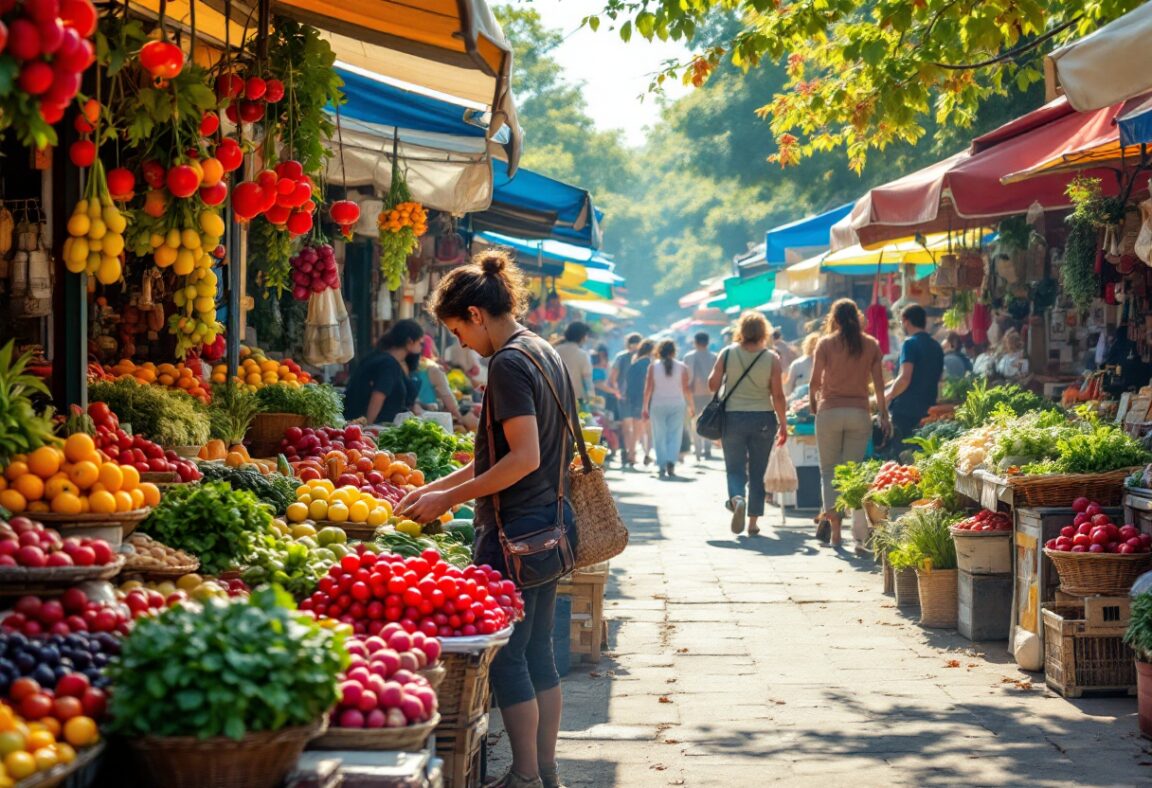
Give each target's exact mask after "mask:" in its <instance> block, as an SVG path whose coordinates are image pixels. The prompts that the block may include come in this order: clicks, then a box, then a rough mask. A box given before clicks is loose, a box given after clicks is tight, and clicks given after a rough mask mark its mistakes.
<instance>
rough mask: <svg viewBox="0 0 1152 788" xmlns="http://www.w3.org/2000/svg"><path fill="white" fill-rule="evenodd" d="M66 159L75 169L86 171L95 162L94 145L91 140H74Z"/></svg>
mask: <svg viewBox="0 0 1152 788" xmlns="http://www.w3.org/2000/svg"><path fill="white" fill-rule="evenodd" d="M68 158H69V159H70V160H71V161H72V163H73V164H75V165H76V166H77V167H80V168H83V169H87V168H88V167H91V166H92V163H93V162H94V161H96V143H94V142H92V140H76V141H75V142H73V143H72V145H71V146H69V148H68Z"/></svg>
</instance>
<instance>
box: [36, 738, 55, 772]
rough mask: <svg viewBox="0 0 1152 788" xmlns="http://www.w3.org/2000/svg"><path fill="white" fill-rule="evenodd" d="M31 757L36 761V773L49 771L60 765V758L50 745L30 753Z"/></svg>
mask: <svg viewBox="0 0 1152 788" xmlns="http://www.w3.org/2000/svg"><path fill="white" fill-rule="evenodd" d="M32 757H33V758H35V759H36V769H37V771H44V770H45V769H51V768H52V767H53V766H55V765H56V764H58V763H60V756H58V755H57V754H56V747H55V746H54V745H52V744H49V745H48V746H47V747H41V748H40V749H38V750H36V751H35V752H33V753H32Z"/></svg>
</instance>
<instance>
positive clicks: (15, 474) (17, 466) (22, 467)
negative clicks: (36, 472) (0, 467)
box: [4, 460, 28, 481]
mask: <svg viewBox="0 0 1152 788" xmlns="http://www.w3.org/2000/svg"><path fill="white" fill-rule="evenodd" d="M26 473H28V463H26V462H20V461H19V460H13V461H12V462H11V463H9V464H8V467H7V468H6V469H5V470H4V477H5V478H6V479H8V480H9V481H15V480H17V479H19V478H20V477H21V476H23V475H24V474H26Z"/></svg>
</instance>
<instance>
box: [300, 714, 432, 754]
mask: <svg viewBox="0 0 1152 788" xmlns="http://www.w3.org/2000/svg"><path fill="white" fill-rule="evenodd" d="M439 724H440V715H439V714H436V715H434V716H433V717H432V719H430V720H428V722H422V723H419V724H417V725H408V726H405V727H403V728H336V727H329V728H328V731H327V732H326V733H325V734H324V735H323V736H320V737H318V738H315V739H313V740H312V741H311V742H309V744H308V749H310V750H388V751H389V752H419V751H420V750H422V749H424V745H425V744H427V743H428V737H429V736H431V735H432V732H433V731H434V730H436V726H437V725H439Z"/></svg>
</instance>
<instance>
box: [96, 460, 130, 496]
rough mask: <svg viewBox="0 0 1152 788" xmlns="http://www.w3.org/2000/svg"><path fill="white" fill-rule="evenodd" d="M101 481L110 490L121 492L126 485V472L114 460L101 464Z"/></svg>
mask: <svg viewBox="0 0 1152 788" xmlns="http://www.w3.org/2000/svg"><path fill="white" fill-rule="evenodd" d="M100 483H101V484H103V485H104V489H106V490H107V491H108V492H112V493H114V492H119V491H120V490H121V489H122V488H123V487H124V472H123V471H122V470H121V469H120V466H119V465H117V464H116V463H114V462H106V463H104V464H103V465H101V466H100Z"/></svg>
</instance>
